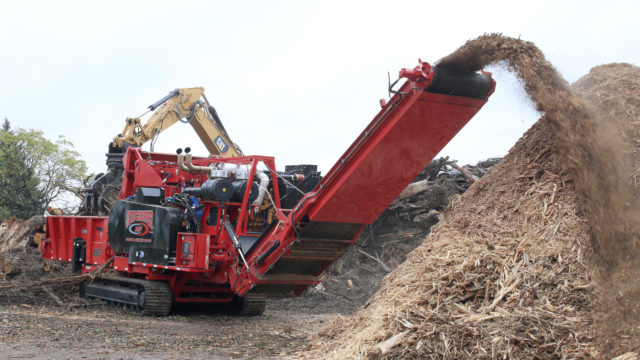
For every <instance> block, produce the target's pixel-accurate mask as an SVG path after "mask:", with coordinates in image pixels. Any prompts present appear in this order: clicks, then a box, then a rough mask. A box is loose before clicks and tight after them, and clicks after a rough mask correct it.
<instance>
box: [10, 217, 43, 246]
mask: <svg viewBox="0 0 640 360" xmlns="http://www.w3.org/2000/svg"><path fill="white" fill-rule="evenodd" d="M45 224H46V220H45V217H44V216H42V215H36V216H33V217H32V218H30V219H28V220H20V219H17V218H15V217H12V218H10V219H8V220H5V221H3V222H2V224H0V252H5V251H10V250H14V249H22V248H24V247H25V246H27V245H33V246H38V245H40V242H41V241H42V239H44V227H45Z"/></svg>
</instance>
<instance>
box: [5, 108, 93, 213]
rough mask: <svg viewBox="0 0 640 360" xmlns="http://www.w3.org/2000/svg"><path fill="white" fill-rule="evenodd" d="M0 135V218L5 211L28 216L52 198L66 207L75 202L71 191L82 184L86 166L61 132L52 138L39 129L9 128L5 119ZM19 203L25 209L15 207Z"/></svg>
mask: <svg viewBox="0 0 640 360" xmlns="http://www.w3.org/2000/svg"><path fill="white" fill-rule="evenodd" d="M5 128H6V130H4V129H5ZM2 137H3V138H2V140H0V177H1V178H2V179H3V180H0V181H3V182H0V185H1V187H0V218H4V217H5V216H6V214H7V213H9V214H12V215H15V216H18V217H21V218H27V217H29V216H30V215H34V214H36V213H39V212H42V211H43V209H44V208H46V207H47V206H49V205H50V204H52V203H54V202H55V205H56V206H57V207H63V208H66V209H67V210H70V208H71V207H73V205H74V202H75V203H76V205H77V202H78V201H77V198H76V197H75V195H71V194H72V193H77V189H79V188H81V187H82V185H83V181H84V179H85V178H86V172H87V166H86V164H85V162H84V161H83V160H81V159H80V153H78V152H77V151H76V150H75V149H74V147H73V144H72V143H71V142H70V141H68V140H66V139H65V138H64V137H62V136H61V137H59V138H58V139H57V140H56V141H55V142H52V141H50V140H49V139H47V138H46V137H45V136H44V134H43V132H42V131H39V130H24V129H16V130H15V131H11V130H10V126H9V122H8V121H7V120H6V119H5V124H4V125H3V130H2ZM34 185H35V189H36V190H34ZM34 199H36V200H34ZM20 204H23V205H20ZM36 204H37V206H36ZM19 205H20V206H24V207H25V208H26V209H25V210H21V211H18V210H16V209H17V208H16V206H19ZM27 213H29V214H30V215H29V214H27Z"/></svg>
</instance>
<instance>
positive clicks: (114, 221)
mask: <svg viewBox="0 0 640 360" xmlns="http://www.w3.org/2000/svg"><path fill="white" fill-rule="evenodd" d="M181 226H182V212H181V211H180V210H178V209H175V208H170V207H165V206H160V205H153V204H142V203H138V202H135V201H128V200H118V201H116V202H115V204H113V206H112V207H111V212H110V213H109V243H110V244H111V248H112V249H113V250H114V251H115V252H116V254H127V255H128V256H129V261H130V262H141V263H147V264H158V265H167V264H168V263H169V257H172V256H175V254H174V253H175V249H176V242H177V236H178V232H179V231H181Z"/></svg>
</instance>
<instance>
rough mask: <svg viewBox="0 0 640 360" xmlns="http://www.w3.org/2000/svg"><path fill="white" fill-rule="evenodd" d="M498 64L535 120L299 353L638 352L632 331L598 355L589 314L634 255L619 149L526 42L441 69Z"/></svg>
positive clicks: (509, 42) (483, 50)
mask: <svg viewBox="0 0 640 360" xmlns="http://www.w3.org/2000/svg"><path fill="white" fill-rule="evenodd" d="M497 62H502V63H503V64H505V65H506V66H508V67H509V68H511V69H512V70H514V72H515V73H516V75H517V76H518V77H519V78H520V79H521V80H522V82H523V84H524V86H525V90H526V91H527V93H528V94H529V95H530V96H531V98H532V100H533V101H534V102H535V103H536V105H537V108H538V110H539V111H541V112H543V114H544V115H543V117H542V118H541V119H540V121H538V123H536V124H535V125H534V126H533V127H532V128H531V129H529V131H527V133H525V135H524V136H523V137H522V138H521V139H520V140H519V141H518V142H517V143H516V144H515V145H514V147H513V148H512V149H511V150H510V151H509V154H508V155H507V156H506V157H505V158H504V160H503V161H502V162H501V163H500V164H498V165H497V166H496V167H494V169H493V170H492V171H491V173H489V174H488V175H486V176H484V177H483V178H482V179H480V180H478V181H477V182H476V183H475V184H474V185H473V186H472V187H471V188H470V189H469V190H468V191H467V192H466V193H465V194H463V195H462V196H461V197H459V198H457V199H456V200H455V201H453V202H452V204H451V205H450V207H449V210H448V211H447V213H446V214H445V217H444V219H443V220H442V221H441V222H440V223H439V224H438V225H436V226H435V227H434V228H433V229H432V232H431V234H430V235H429V236H428V237H427V239H426V240H425V241H424V243H423V244H422V245H421V246H420V247H418V248H417V249H416V250H415V251H414V252H412V253H411V254H410V255H409V257H408V259H407V261H406V262H404V263H403V264H401V265H400V266H399V267H398V268H396V270H394V271H393V272H392V273H390V274H389V275H388V276H387V277H386V278H385V279H384V281H383V285H382V287H381V289H380V290H379V291H378V292H377V293H376V294H375V295H374V297H373V298H372V299H371V300H370V301H369V302H368V303H367V304H366V305H365V306H363V307H362V308H361V309H360V311H359V312H358V313H357V314H355V315H354V316H352V317H349V318H339V319H338V320H336V321H335V322H334V323H333V324H332V325H330V326H329V327H327V328H325V329H324V330H322V331H321V332H320V334H319V335H318V337H317V338H316V344H315V346H314V349H312V351H311V352H310V353H307V354H305V355H304V356H307V357H310V358H332V359H360V358H419V359H442V358H445V359H497V358H541V359H556V358H558V359H560V358H563V359H564V358H611V357H614V356H618V355H621V354H624V353H626V352H629V351H632V350H634V351H637V350H638V348H637V346H638V345H637V344H638V341H637V339H638V338H633V336H631V335H626V336H627V338H631V340H630V341H629V342H628V344H627V345H624V344H623V345H621V346H620V343H619V341H618V340H619V339H618V340H616V339H609V340H611V341H613V342H614V343H615V342H616V341H618V343H616V344H614V345H612V344H611V343H609V345H607V346H603V345H602V342H603V341H609V340H603V337H602V335H603V333H602V331H603V330H602V328H601V327H600V326H599V319H598V316H597V315H596V314H599V313H602V312H606V311H605V310H607V309H606V308H605V307H604V306H603V304H604V302H603V301H602V300H601V297H599V296H598V295H601V296H604V295H605V294H603V293H602V292H598V289H601V288H602V284H601V283H600V284H599V283H597V282H596V279H598V280H601V279H604V275H602V274H605V273H607V274H613V273H615V271H614V269H617V268H619V267H620V266H622V265H621V264H622V263H624V264H628V261H622V260H621V259H627V260H628V259H629V258H630V257H632V254H633V250H632V249H633V246H632V245H633V244H634V240H633V239H634V237H633V236H632V235H633V234H634V221H633V219H632V218H631V217H630V216H629V215H630V214H633V212H634V211H633V206H630V205H629V202H628V201H625V200H629V199H630V198H629V197H628V196H630V194H632V191H631V190H630V188H629V186H628V184H629V181H627V180H628V178H629V176H628V173H629V171H628V170H629V169H628V168H625V167H624V166H622V165H623V164H624V162H623V160H624V159H622V158H621V156H620V154H624V152H622V151H620V149H623V145H622V143H621V142H620V141H619V138H618V136H617V134H616V132H615V131H608V127H607V126H603V125H607V124H603V123H602V121H605V120H607V119H608V118H607V117H599V116H596V112H594V110H593V109H592V108H591V107H590V106H589V105H587V104H586V103H585V102H583V101H582V100H581V99H579V98H578V97H577V96H575V95H574V94H573V92H572V90H571V88H570V87H569V85H568V84H567V83H566V82H565V81H564V80H563V79H562V78H561V76H560V75H559V74H558V73H557V72H556V71H555V69H554V68H553V66H552V65H551V64H549V63H548V62H547V61H546V59H545V58H544V56H543V54H542V53H541V52H540V51H539V50H538V49H537V48H536V47H535V46H534V45H533V44H532V43H529V42H525V41H521V40H517V39H511V38H507V37H503V36H500V35H486V36H482V37H480V38H478V39H475V40H472V41H469V42H468V43H467V44H465V45H464V46H463V47H461V48H460V49H459V50H458V51H456V52H455V53H454V54H452V55H450V56H448V57H446V58H444V59H443V60H442V61H441V62H440V64H439V66H444V67H450V68H455V69H457V70H458V71H476V70H478V69H481V68H483V67H485V66H486V65H489V64H491V63H497ZM634 68H635V67H634ZM635 69H637V68H635ZM636 81H638V82H637V84H640V77H638V78H637V80H636ZM594 82H595V83H599V82H598V80H597V79H596V80H594ZM584 89H585V91H586V92H589V90H588V89H586V88H584ZM583 96H584V93H583ZM636 109H637V108H636ZM636 111H637V110H636ZM608 125H611V123H609V124H608ZM613 128H614V129H615V127H613ZM625 172H627V174H626V175H625ZM621 253H624V254H627V255H625V256H621V255H620V254H621ZM594 264H597V266H595V265H594ZM599 269H602V270H599ZM633 269H634V268H632V270H633ZM634 274H637V271H636V272H635V273H634ZM611 277H612V276H611V275H610V276H609V278H611ZM636 278H637V276H636ZM615 289H617V288H615ZM637 293H639V294H640V292H637ZM626 305H629V304H626ZM631 305H633V304H631ZM633 308H635V309H637V308H638V306H637V302H636V303H635V305H633V306H632V309H633ZM635 311H636V312H637V311H638V310H635ZM626 313H628V312H626ZM618 318H619V317H618ZM634 319H635V320H637V317H635V318H632V319H631V321H632V322H633V320H634ZM623 322H624V321H623ZM635 327H637V321H636V322H635ZM634 343H635V345H633V344H634Z"/></svg>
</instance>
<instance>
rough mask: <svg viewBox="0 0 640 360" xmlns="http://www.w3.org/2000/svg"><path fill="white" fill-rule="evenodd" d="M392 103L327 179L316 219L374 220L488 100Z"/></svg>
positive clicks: (312, 214) (413, 96)
mask: <svg viewBox="0 0 640 360" xmlns="http://www.w3.org/2000/svg"><path fill="white" fill-rule="evenodd" d="M403 90H406V89H403ZM394 101H396V102H397V106H395V107H393V106H392V104H391V103H393V102H394ZM391 103H390V105H387V106H386V107H385V108H384V109H383V110H382V111H381V112H380V114H378V116H377V117H376V118H375V119H374V120H373V121H372V123H371V124H370V125H369V126H368V127H367V129H366V130H365V132H363V133H362V134H361V135H360V137H359V138H358V139H357V140H356V142H354V144H353V145H352V146H351V148H349V150H347V152H346V153H345V154H344V155H343V157H342V158H341V161H339V162H338V163H337V164H336V165H334V167H333V168H332V169H331V170H330V171H329V173H328V174H327V176H325V179H324V180H323V182H322V183H321V186H322V187H323V189H322V190H321V194H320V196H319V197H318V199H317V201H316V202H315V204H314V205H313V206H312V207H311V209H310V210H309V212H308V215H309V218H310V220H311V221H318V222H342V223H359V224H369V223H371V222H373V221H374V220H375V219H376V218H377V217H378V215H380V214H381V213H382V212H383V211H384V209H385V208H386V207H387V206H388V205H389V204H390V203H391V201H393V199H394V198H395V197H396V196H397V195H398V194H399V193H400V192H401V191H402V189H404V187H405V186H407V184H409V183H410V182H411V181H412V180H413V179H414V178H415V177H416V176H417V175H418V174H419V173H420V171H421V170H422V169H424V167H425V166H426V165H427V164H428V163H429V162H430V161H431V160H432V159H433V157H434V156H436V155H437V154H438V152H440V150H442V148H443V147H444V146H445V145H446V144H447V143H448V142H449V141H450V140H451V139H452V138H453V137H454V136H455V135H456V134H457V133H458V131H460V129H461V128H462V127H463V126H464V125H465V124H466V123H467V122H468V121H469V120H470V119H471V118H472V117H473V116H474V115H475V114H476V112H478V110H480V108H481V107H482V106H483V105H484V104H485V103H486V100H479V99H472V98H463V97H457V96H448V95H441V94H434V93H428V92H424V91H418V90H409V91H408V94H406V95H405V96H404V98H402V99H397V96H396V97H395V98H394V99H392V101H391ZM390 106H391V107H390ZM316 190H317V189H316Z"/></svg>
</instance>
